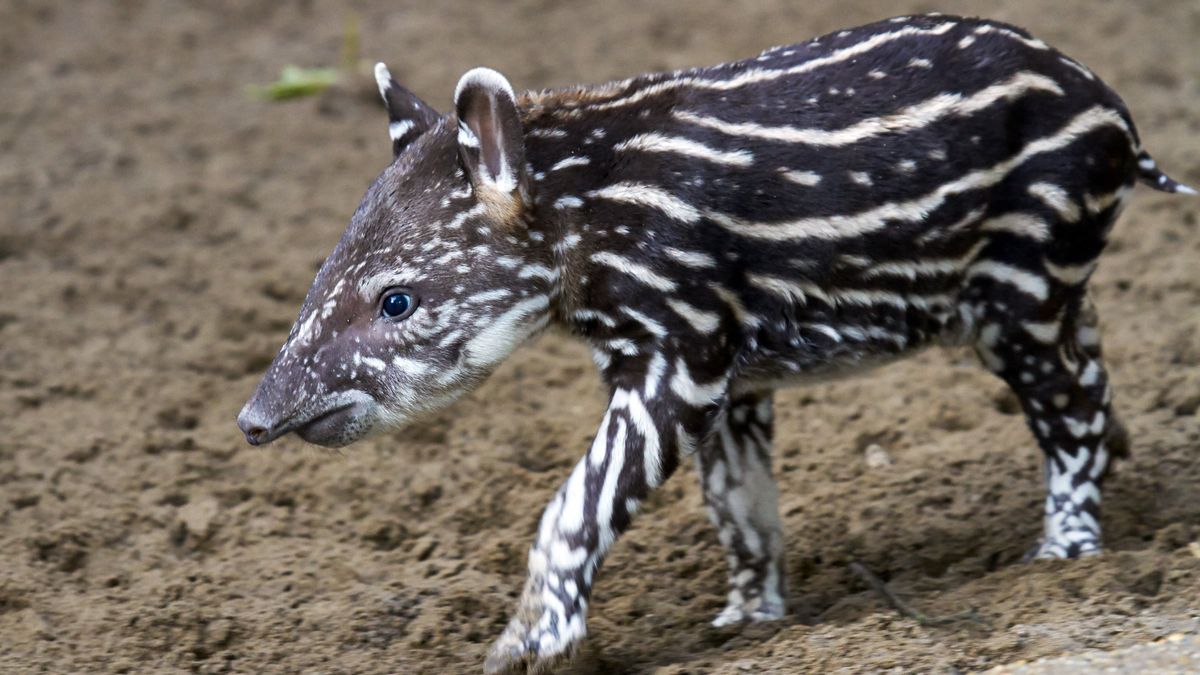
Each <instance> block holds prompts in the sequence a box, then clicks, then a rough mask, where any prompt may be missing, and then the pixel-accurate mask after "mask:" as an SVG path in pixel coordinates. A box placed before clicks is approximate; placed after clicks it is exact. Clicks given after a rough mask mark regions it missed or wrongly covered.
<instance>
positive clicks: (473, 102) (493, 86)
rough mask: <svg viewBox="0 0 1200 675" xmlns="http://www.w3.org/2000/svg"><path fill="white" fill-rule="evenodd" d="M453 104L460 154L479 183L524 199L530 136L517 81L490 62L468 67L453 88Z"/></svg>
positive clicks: (477, 185) (474, 181) (479, 186)
mask: <svg viewBox="0 0 1200 675" xmlns="http://www.w3.org/2000/svg"><path fill="white" fill-rule="evenodd" d="M454 108H455V111H456V112H457V113H458V153H459V157H461V158H462V163H463V168H464V169H466V171H467V174H468V175H469V176H470V178H471V183H472V184H473V185H474V186H475V189H476V190H477V191H480V192H486V193H492V194H493V195H496V196H500V195H511V196H512V197H513V198H514V199H519V193H518V188H520V187H521V185H522V184H524V182H525V176H524V173H525V136H524V133H523V131H522V129H521V118H520V117H519V116H518V114H517V97H516V94H514V93H513V88H512V85H510V84H509V83H508V80H506V79H504V76H503V75H501V74H500V73H497V72H496V71H494V70H492V69H491V68H475V69H473V70H469V71H467V72H466V74H464V75H463V76H462V79H460V80H459V81H458V86H457V87H455V89H454Z"/></svg>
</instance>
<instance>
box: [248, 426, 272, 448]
mask: <svg viewBox="0 0 1200 675" xmlns="http://www.w3.org/2000/svg"><path fill="white" fill-rule="evenodd" d="M243 433H245V434H246V442H247V443H249V444H250V445H258V444H259V443H261V442H262V439H263V437H264V436H266V435H267V430H266V429H264V428H263V427H250V428H249V429H246V430H245V431H244V432H243Z"/></svg>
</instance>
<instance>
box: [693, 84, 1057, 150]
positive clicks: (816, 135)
mask: <svg viewBox="0 0 1200 675" xmlns="http://www.w3.org/2000/svg"><path fill="white" fill-rule="evenodd" d="M1028 91H1048V92H1051V93H1053V94H1056V95H1059V96H1061V95H1062V94H1063V90H1062V88H1061V87H1059V86H1058V83H1056V82H1055V81H1054V80H1052V79H1050V78H1048V77H1046V76H1045V75H1039V74H1037V73H1031V72H1021V73H1017V74H1016V75H1014V76H1012V77H1011V78H1009V79H1008V80H1007V81H1005V82H1001V83H999V84H994V85H992V86H990V87H987V88H985V89H982V90H980V91H978V92H976V93H975V94H973V95H972V96H970V97H963V96H962V95H961V94H938V95H937V96H934V97H933V98H930V99H927V100H925V101H922V102H920V103H917V104H914V105H911V106H908V107H907V108H903V109H901V110H899V111H897V112H895V113H892V114H890V115H885V116H883V117H872V118H869V119H865V120H862V121H861V122H857V123H855V124H852V125H850V126H848V127H843V128H841V129H832V130H831V129H817V128H811V127H810V128H806V129H801V128H797V127H793V126H781V127H767V126H763V125H761V124H755V123H753V122H738V123H735V122H726V121H723V120H720V119H717V118H715V117H709V116H706V115H697V114H696V113H692V112H688V111H686V110H680V111H676V112H675V117H676V118H678V119H679V120H681V121H684V122H688V123H691V124H697V125H699V126H703V127H708V128H710V129H715V130H717V131H720V132H722V133H725V134H730V135H733V136H748V137H751V138H762V139H766V140H771V141H781V142H784V143H804V144H807V145H816V146H840V145H849V144H851V143H857V142H859V141H862V140H865V139H868V138H871V137H874V136H879V135H882V134H887V133H896V134H900V133H905V132H908V131H913V130H916V129H921V128H923V127H926V126H928V125H930V124H933V123H934V122H937V121H938V120H940V119H942V118H943V117H948V116H951V115H959V116H967V115H971V114H974V113H977V112H979V111H980V110H983V109H985V108H987V107H988V106H990V105H992V104H993V103H995V102H997V101H999V100H1002V99H1003V100H1009V101H1011V100H1013V99H1015V98H1017V97H1019V96H1021V95H1023V94H1025V93H1026V92H1028Z"/></svg>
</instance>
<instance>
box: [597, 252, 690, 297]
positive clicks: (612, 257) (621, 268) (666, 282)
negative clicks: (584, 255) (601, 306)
mask: <svg viewBox="0 0 1200 675" xmlns="http://www.w3.org/2000/svg"><path fill="white" fill-rule="evenodd" d="M592 261H593V262H598V263H600V264H601V265H607V266H608V267H611V268H613V269H615V270H617V271H618V272H621V273H624V274H628V275H629V276H631V277H633V278H634V279H636V280H638V281H640V282H641V283H643V284H645V285H647V286H649V287H651V288H657V289H658V290H660V291H673V290H675V282H674V281H671V280H670V279H668V278H666V277H664V276H662V275H661V274H658V273H657V272H655V271H654V270H652V269H650V268H649V267H646V266H645V265H641V264H639V263H635V262H633V261H631V260H628V259H626V258H622V257H621V256H619V255H617V254H616V253H612V252H610V251H600V252H599V253H594V254H592Z"/></svg>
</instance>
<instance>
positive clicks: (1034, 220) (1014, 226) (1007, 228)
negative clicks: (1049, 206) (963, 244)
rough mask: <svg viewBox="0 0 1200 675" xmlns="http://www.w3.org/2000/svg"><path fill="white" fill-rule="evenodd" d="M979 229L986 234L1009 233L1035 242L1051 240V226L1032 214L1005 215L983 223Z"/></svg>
mask: <svg viewBox="0 0 1200 675" xmlns="http://www.w3.org/2000/svg"><path fill="white" fill-rule="evenodd" d="M979 229H980V230H982V231H984V232H1008V233H1010V234H1015V235H1018V236H1021V237H1029V238H1030V239H1033V240H1034V241H1046V240H1048V239H1049V238H1050V226H1049V225H1047V224H1046V221H1044V220H1042V219H1041V218H1038V217H1037V216H1035V215H1033V214H1030V213H1005V214H1003V215H999V216H996V217H995V218H989V219H987V220H985V221H983V224H982V225H980V226H979Z"/></svg>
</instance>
